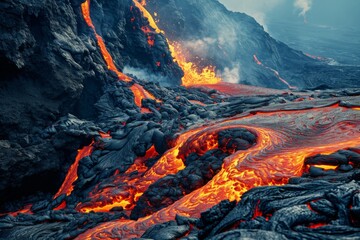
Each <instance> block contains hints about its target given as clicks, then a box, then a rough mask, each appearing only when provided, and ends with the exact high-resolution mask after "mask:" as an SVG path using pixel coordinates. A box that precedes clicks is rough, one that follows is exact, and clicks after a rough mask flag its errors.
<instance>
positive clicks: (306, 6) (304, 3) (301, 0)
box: [294, 0, 312, 23]
mask: <svg viewBox="0 0 360 240" xmlns="http://www.w3.org/2000/svg"><path fill="white" fill-rule="evenodd" d="M311 5H312V0H295V3H294V6H295V7H296V8H298V9H299V10H300V13H299V16H302V17H304V22H305V23H306V22H307V18H306V13H307V12H308V11H309V10H310V9H311Z"/></svg>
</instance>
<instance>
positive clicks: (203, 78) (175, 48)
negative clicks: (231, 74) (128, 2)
mask: <svg viewBox="0 0 360 240" xmlns="http://www.w3.org/2000/svg"><path fill="white" fill-rule="evenodd" d="M133 2H134V3H135V5H136V7H138V8H139V9H140V11H141V12H142V14H143V16H144V17H145V18H147V19H148V21H149V24H150V26H151V27H152V28H153V29H154V30H155V31H156V32H157V33H163V34H164V31H162V30H161V29H160V28H159V27H158V26H157V24H156V22H155V20H154V19H153V17H152V16H151V14H150V13H149V12H148V11H147V10H146V9H145V7H144V6H145V5H146V2H145V1H142V3H143V4H140V3H139V2H138V1H137V0H133ZM142 29H143V32H144V33H146V34H148V33H149V31H150V30H149V29H148V28H142ZM167 42H168V45H169V48H170V52H171V55H172V57H173V58H174V60H175V62H177V63H178V64H179V66H180V67H181V69H182V70H183V72H184V76H183V78H182V85H184V86H186V87H188V86H192V85H201V84H216V83H219V82H221V78H219V77H217V76H216V73H215V67H213V66H207V67H205V68H203V69H199V67H198V66H196V64H195V63H192V62H188V61H186V58H185V55H184V54H183V51H182V49H181V46H180V44H179V43H176V42H170V41H169V40H168V39H167ZM148 43H149V45H150V46H153V45H154V42H153V40H152V39H150V41H149V39H148Z"/></svg>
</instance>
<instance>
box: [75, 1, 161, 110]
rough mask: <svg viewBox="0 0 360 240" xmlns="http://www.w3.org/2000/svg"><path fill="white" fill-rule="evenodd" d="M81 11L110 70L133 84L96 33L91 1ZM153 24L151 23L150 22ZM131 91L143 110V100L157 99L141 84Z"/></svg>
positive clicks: (86, 2)
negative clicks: (92, 18) (91, 13)
mask: <svg viewBox="0 0 360 240" xmlns="http://www.w3.org/2000/svg"><path fill="white" fill-rule="evenodd" d="M135 2H136V1H135ZM137 5H139V6H141V7H142V5H141V4H139V3H137ZM81 10H82V14H83V17H84V20H85V22H86V24H87V25H88V26H89V27H91V28H92V29H93V31H94V34H95V36H96V40H97V43H98V45H99V47H100V51H101V54H102V56H103V58H104V60H105V62H106V64H107V66H108V69H109V70H111V71H113V72H114V73H116V75H117V76H118V77H119V79H120V80H121V81H124V82H131V81H132V79H131V78H130V77H129V76H127V75H125V74H124V73H122V72H120V71H119V70H118V69H117V67H116V66H115V63H114V60H113V59H112V57H111V54H110V53H109V52H108V50H107V49H106V45H105V42H104V40H103V39H102V37H101V36H100V35H99V34H97V33H96V29H95V26H94V24H93V22H92V20H91V17H90V0H86V1H85V2H84V3H82V4H81ZM150 24H151V22H150ZM130 90H131V91H132V92H133V94H134V96H135V104H136V105H137V106H138V107H139V108H141V100H142V99H146V98H150V99H155V98H154V96H152V95H151V94H150V93H149V92H147V91H146V90H145V89H144V88H143V87H142V86H140V85H139V84H134V85H133V86H132V87H130Z"/></svg>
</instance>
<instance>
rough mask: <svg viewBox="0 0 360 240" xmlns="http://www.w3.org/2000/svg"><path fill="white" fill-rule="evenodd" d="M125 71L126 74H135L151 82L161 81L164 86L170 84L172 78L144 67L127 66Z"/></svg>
mask: <svg viewBox="0 0 360 240" xmlns="http://www.w3.org/2000/svg"><path fill="white" fill-rule="evenodd" d="M123 73H124V74H126V75H133V76H135V77H136V78H138V79H140V80H144V81H149V82H159V83H161V85H162V86H170V85H171V84H170V80H169V78H168V77H165V76H162V75H160V74H154V73H152V72H150V71H147V70H145V69H144V68H134V67H130V66H125V67H124V69H123Z"/></svg>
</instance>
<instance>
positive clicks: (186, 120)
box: [0, 0, 360, 239]
mask: <svg viewBox="0 0 360 240" xmlns="http://www.w3.org/2000/svg"><path fill="white" fill-rule="evenodd" d="M160 2H161V1H160ZM185 2H188V1H185ZM211 2H213V1H211ZM214 2H215V1H214ZM54 4H55V3H54ZM62 4H63V5H61V4H59V6H58V5H56V4H55V5H54V6H51V7H50V6H48V7H49V9H48V8H46V7H44V6H41V4H40V5H37V6H35V8H36V9H37V8H38V9H37V10H38V11H39V12H37V14H38V16H42V14H44V15H45V16H46V15H47V14H45V13H49V12H51V13H54V12H52V11H55V10H59V11H58V12H61V10H64V9H67V8H68V9H72V10H71V11H73V16H72V17H73V18H71V19H72V20H73V22H77V25H79V26H78V27H79V29H78V30H77V31H78V33H81V34H82V36H81V37H79V38H76V40H77V41H79V44H80V43H81V44H80V45H81V46H84V49H88V50H84V53H83V54H84V56H83V58H81V57H79V56H78V54H79V52H77V53H76V51H75V53H74V52H71V53H69V52H67V51H65V50H63V51H61V52H62V53H63V56H65V57H66V59H67V61H68V62H70V63H71V64H72V65H73V66H75V69H81V71H83V70H84V69H88V70H89V72H92V75H89V78H90V79H92V81H94V78H96V77H99V78H101V80H103V81H102V82H101V83H97V84H90V85H87V87H85V88H84V90H83V92H82V93H80V94H79V95H81V97H80V96H79V97H78V98H77V103H76V104H75V106H73V107H72V108H71V110H68V111H65V110H64V112H63V113H66V114H64V116H62V117H60V118H56V117H54V118H56V121H52V122H51V121H50V123H49V124H48V126H46V127H44V126H42V127H38V128H39V129H38V131H36V132H32V133H28V135H27V136H28V138H31V141H35V140H34V139H38V140H37V141H38V142H37V144H40V143H42V144H48V145H49V146H52V147H53V148H54V149H56V151H57V152H62V154H67V153H69V152H71V150H69V148H70V149H72V147H69V146H67V145H71V144H73V145H75V144H77V145H80V147H79V150H78V151H77V154H76V157H75V156H74V158H72V161H71V164H69V167H68V168H66V174H65V175H66V176H64V177H63V181H62V184H61V186H59V189H57V190H56V191H54V192H53V194H52V195H51V196H50V195H49V194H46V193H42V194H37V195H31V196H30V197H27V198H22V199H20V200H17V201H15V200H14V199H11V200H10V201H9V200H7V201H4V204H3V206H2V209H3V211H2V212H3V213H1V217H0V229H1V232H0V238H3V239H51V238H55V239H131V238H136V239H139V238H140V239H141V238H142V239H237V238H252V239H264V238H274V239H288V238H290V239H304V238H306V239H319V238H328V239H339V238H342V237H344V238H355V237H357V236H358V235H359V234H360V228H359V222H360V218H359V216H360V215H359V211H360V194H359V189H360V185H359V176H360V170H359V167H360V128H359V124H360V113H359V111H360V90H359V89H356V88H352V89H341V90H336V91H333V90H324V91H301V92H296V90H298V89H296V88H295V87H293V86H292V85H290V83H289V82H287V80H285V79H283V78H282V77H280V74H279V72H277V70H275V69H274V68H272V67H270V66H267V65H265V64H263V63H262V62H261V61H260V60H259V58H258V56H257V55H251V63H249V64H254V65H255V67H259V69H262V70H264V71H270V72H271V73H272V74H274V73H275V75H276V76H277V78H276V81H279V80H280V82H281V83H280V84H284V85H286V86H285V88H287V90H274V89H267V88H259V87H249V86H245V85H237V84H229V83H224V82H222V79H221V78H220V77H219V76H218V75H217V74H216V68H215V65H216V64H211V62H212V61H211V60H209V61H208V62H206V64H204V61H196V59H195V60H194V59H192V58H191V57H190V58H189V56H188V54H187V52H186V50H185V49H186V46H183V45H182V42H181V41H176V40H175V37H176V36H175V35H176V34H175V33H171V34H170V37H171V38H173V39H171V38H170V37H169V39H168V38H167V31H165V32H164V31H163V30H162V29H160V28H159V27H158V25H157V20H154V18H153V16H152V14H151V13H150V12H149V11H148V10H147V4H149V5H150V6H151V7H156V6H158V5H156V4H155V3H151V2H149V3H146V1H137V0H133V1H126V3H124V1H112V3H109V1H102V0H86V1H79V2H78V1H73V2H72V3H71V4H70V3H62ZM30 5H31V4H30ZM170 5H171V7H173V5H176V4H175V3H174V2H173V4H170ZM42 7H43V8H42ZM57 7H58V8H59V9H57ZM114 7H116V9H117V10H118V11H119V12H117V14H115V15H107V14H109V13H111V12H113V11H115V10H116V9H115V10H114ZM195 7H196V8H200V6H198V5H195ZM5 8H6V7H5ZM24 8H29V9H32V8H31V7H30V6H27V5H24ZM36 9H35V10H36ZM54 9H55V10H54ZM32 10H34V9H32ZM55 12H57V11H55ZM94 12H95V13H96V14H94ZM22 14H23V15H24V16H27V15H26V13H22ZM118 16H121V17H118ZM156 16H158V15H157V14H156ZM32 17H34V16H32ZM246 19H247V18H246ZM29 21H30V20H29ZM162 21H163V20H162V19H160V22H162ZM64 24H65V23H64ZM49 25H50V26H52V27H53V25H51V22H50V23H49ZM73 27H74V32H77V31H75V29H76V27H75V26H73ZM115 30H116V31H117V32H122V33H124V36H122V38H119V39H118V40H119V42H117V41H116V40H114V39H116V37H117V36H118V35H117V33H116V31H115ZM29 31H33V29H32V30H31V29H30V30H29ZM34 32H36V31H34ZM33 34H34V35H35V33H33ZM85 36H86V37H85ZM37 37H38V36H37ZM123 38H126V39H123ZM37 40H39V39H37ZM58 41H60V40H59V39H57V42H58ZM35 42H36V41H35ZM34 44H35V43H34ZM62 44H64V43H62ZM124 46H133V47H134V48H135V47H136V46H137V47H138V49H131V50H128V49H126V47H124ZM89 49H90V50H89ZM64 51H65V52H64ZM87 51H91V53H89V52H87ZM145 56H147V57H148V59H146V60H144V57H145ZM78 58H80V59H82V60H81V61H79V63H77V62H76V60H78ZM71 59H72V60H73V62H71V61H72V60H71ZM89 61H90V62H91V64H89ZM92 61H93V62H92ZM124 63H127V64H128V65H129V66H130V67H132V68H134V69H139V68H140V67H142V68H144V69H146V71H147V72H148V73H149V75H150V74H152V75H154V76H159V74H162V76H166V79H171V78H174V80H173V81H172V82H171V84H172V85H174V86H172V87H164V86H162V85H161V84H159V83H153V82H150V81H146V80H147V79H140V76H139V75H138V74H133V75H130V74H125V73H124V72H123V71H122V69H125V64H124ZM215 63H216V61H215ZM76 64H77V65H76ZM69 69H71V68H69ZM18 71H20V70H18ZM27 71H29V72H31V71H30V69H27ZM69 71H70V70H69ZM19 76H20V75H19ZM85 81H86V79H85ZM179 81H181V83H182V86H176V85H177V83H179ZM167 84H169V82H167ZM96 87H99V89H97V88H96ZM215 89H216V90H215ZM87 94H93V95H91V96H93V97H94V99H95V100H94V99H92V101H89V100H88V99H90V98H89V97H84V96H86V95H87ZM81 106H86V110H87V109H91V111H92V113H93V114H91V115H88V114H85V113H84V112H86V111H83V110H82V111H78V110H77V109H78V108H80V107H81ZM89 111H90V110H89ZM11 136H12V138H10V137H9V140H6V141H1V147H2V149H5V150H2V151H3V152H4V153H5V154H6V153H7V152H11V151H10V150H9V149H11V148H15V147H17V148H19V149H22V150H23V151H25V150H28V148H31V147H32V146H33V145H34V146H35V144H33V145H31V141H30V140H29V143H28V145H26V144H22V145H21V144H20V143H19V144H17V145H16V144H15V143H12V142H11V141H19V142H20V140H21V141H24V139H23V135H19V136H20V137H19V136H17V135H16V134H13V135H11ZM16 137H18V138H16ZM14 139H15V140H14ZM39 142H40V143H39ZM18 145H19V146H18ZM21 147H22V148H21ZM74 150H75V149H73V151H74ZM19 151H20V150H19ZM28 151H30V150H28ZM54 151H55V150H54ZM5 154H3V155H5ZM37 156H42V157H43V155H37ZM46 160H47V159H43V161H46ZM19 206H22V207H21V208H19Z"/></svg>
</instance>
